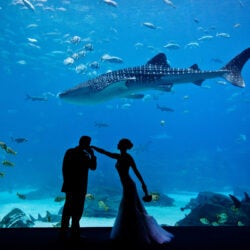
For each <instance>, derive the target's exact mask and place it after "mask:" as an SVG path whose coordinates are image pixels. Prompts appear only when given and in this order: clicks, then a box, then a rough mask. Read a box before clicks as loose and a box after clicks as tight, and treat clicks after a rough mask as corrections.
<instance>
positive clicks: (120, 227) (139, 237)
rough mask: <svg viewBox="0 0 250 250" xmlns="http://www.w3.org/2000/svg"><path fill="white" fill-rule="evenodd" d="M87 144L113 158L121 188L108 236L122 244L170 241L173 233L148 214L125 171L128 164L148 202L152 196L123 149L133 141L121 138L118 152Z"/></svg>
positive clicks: (130, 145) (129, 146)
mask: <svg viewBox="0 0 250 250" xmlns="http://www.w3.org/2000/svg"><path fill="white" fill-rule="evenodd" d="M91 147H92V148H93V149H94V150H95V151H97V152H98V153H101V154H104V155H106V156H108V157H111V158H113V159H116V160H117V162H116V165H115V167H116V169H117V171H118V174H119V177H120V181H121V184H122V188H123V195H122V199H121V202H120V205H119V210H118V214H117V217H116V219H115V223H114V226H113V227H112V230H111V235H110V238H111V239H112V240H115V241H119V242H120V241H121V242H124V243H125V244H129V243H133V244H145V245H149V244H164V243H168V242H170V241H171V239H172V238H173V235H172V234H171V233H169V232H168V231H166V230H164V229H163V228H162V227H161V226H160V225H159V224H158V223H157V221H156V220H155V219H154V218H153V217H152V216H150V215H148V213H147V211H146V209H145V207H144V206H143V203H142V202H141V199H140V197H139V195H138V192H137V188H136V184H135V182H134V180H133V179H132V178H131V177H130V175H129V170H130V167H131V168H132V170H133V171H134V173H135V175H136V177H137V178H138V180H139V181H140V182H141V184H142V190H143V192H144V193H145V196H144V197H143V200H144V201H145V202H150V201H151V200H152V196H151V195H149V193H148V190H147V186H146V184H145V182H144V180H143V178H142V176H141V174H140V172H139V170H138V169H137V167H136V164H135V161H134V159H133V157H132V156H131V155H130V154H129V153H127V150H129V149H131V148H132V147H133V143H132V142H131V141H130V140H129V139H126V138H123V139H121V140H120V141H119V143H118V145H117V148H118V149H119V150H120V153H111V152H108V151H106V150H104V149H102V148H98V147H96V146H91Z"/></svg>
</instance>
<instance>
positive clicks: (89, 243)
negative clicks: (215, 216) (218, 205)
mask: <svg viewBox="0 0 250 250" xmlns="http://www.w3.org/2000/svg"><path fill="white" fill-rule="evenodd" d="M165 229H166V230H167V231H169V232H171V233H173V234H174V236H175V238H174V240H172V242H170V243H169V244H168V245H165V246H150V247H149V246H148V247H143V246H136V245H133V246H126V245H124V244H114V243H113V242H111V241H110V240H109V233H110V230H111V228H110V227H94V228H93V227H90V228H82V229H81V230H82V234H83V235H84V236H86V239H84V240H83V241H81V242H79V243H77V244H72V242H70V241H66V242H62V241H60V240H59V238H58V235H59V234H58V232H59V229H58V228H6V229H3V228H2V229H0V249H1V250H13V249H16V250H22V249H23V250H30V249H32V250H39V249H45V250H49V249H53V250H57V249H83V250H97V249H98V250H108V249H110V250H113V249H124V248H125V249H129V248H131V249H132V248H133V249H135V248H136V249H140V250H141V249H142V250H144V249H147V250H148V249H150V250H152V249H153V250H155V249H156V250H158V249H159V250H169V249H173V250H175V249H176V250H179V249H185V250H196V249H212V250H214V249H236V250H242V249H244V250H245V249H246V250H250V227H165Z"/></svg>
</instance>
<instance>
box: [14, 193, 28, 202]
mask: <svg viewBox="0 0 250 250" xmlns="http://www.w3.org/2000/svg"><path fill="white" fill-rule="evenodd" d="M16 195H17V197H18V198H20V199H21V200H26V195H25V194H20V193H18V192H17V193H16Z"/></svg>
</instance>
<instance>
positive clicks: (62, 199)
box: [54, 196, 66, 202]
mask: <svg viewBox="0 0 250 250" xmlns="http://www.w3.org/2000/svg"><path fill="white" fill-rule="evenodd" d="M65 198H66V197H65V196H56V197H55V199H54V201H55V202H61V201H64V200H65Z"/></svg>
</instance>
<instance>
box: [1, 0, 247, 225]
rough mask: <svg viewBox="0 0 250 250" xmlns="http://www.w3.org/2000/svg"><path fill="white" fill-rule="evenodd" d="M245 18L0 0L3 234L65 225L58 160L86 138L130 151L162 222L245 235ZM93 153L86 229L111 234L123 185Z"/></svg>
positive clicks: (225, 7)
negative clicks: (127, 145)
mask: <svg viewBox="0 0 250 250" xmlns="http://www.w3.org/2000/svg"><path fill="white" fill-rule="evenodd" d="M249 9H250V3H249V1H235V0H227V1H215V0H211V1H203V0H200V1H191V0H183V1H179V0H173V1H165V0H159V1H156V0H147V1H145V0H129V1H125V0H117V1H102V0H84V1H82V0H81V1H80V0H74V1H73V0H64V1H57V0H43V1H42V0H29V1H28V0H25V1H19V0H6V1H1V2H0V14H1V21H0V29H1V37H0V46H1V51H0V62H1V67H0V79H1V80H0V82H1V85H0V106H1V123H0V200H1V205H0V227H1V228H6V227H59V226H60V221H61V213H62V207H63V204H64V201H65V194H64V193H63V192H61V188H62V183H63V177H62V162H63V158H64V154H65V152H66V150H67V149H69V148H72V147H75V146H77V145H78V141H79V138H80V137H81V136H82V135H88V136H91V138H92V142H91V144H92V145H95V146H97V147H100V148H104V149H105V150H107V151H110V152H114V153H119V150H118V149H117V144H118V142H119V140H120V139H121V138H129V139H130V140H131V141H132V142H133V144H134V146H133V148H132V149H131V150H129V151H128V152H129V153H130V154H131V155H132V156H133V158H134V160H135V162H136V165H137V168H138V170H139V171H140V173H141V175H142V176H143V178H144V181H145V183H146V185H147V188H148V190H149V192H150V194H152V198H153V199H152V201H151V202H148V203H145V202H144V201H142V202H143V204H144V206H145V208H146V210H147V212H148V214H150V215H152V216H153V217H154V218H155V219H156V220H157V222H158V223H159V224H162V225H168V226H207V225H209V226H250V216H249V214H250V212H249V211H250V198H249V195H250V182H249V176H250V168H249V166H250V159H249V155H250V141H249V139H250V126H249V125H250V113H249V109H250V74H249V72H250V63H249V61H248V59H249V56H250V49H249V47H250V43H249V41H250V33H249V30H250V16H249ZM79 84H82V85H79ZM95 155H96V157H97V169H96V171H89V180H88V191H87V195H86V201H85V209H84V214H83V217H82V219H81V226H83V227H85V226H86V227H92V226H93V227H94V226H98V227H99V226H112V225H113V223H114V220H115V217H116V215H117V212H118V208H119V203H120V199H121V196H122V186H121V182H120V179H119V175H118V173H117V170H116V168H115V164H116V161H115V160H114V159H111V158H109V157H107V156H105V155H102V154H100V153H98V152H95ZM73 168H74V166H73V165H72V169H73ZM130 175H131V177H132V178H133V179H134V181H135V182H136V186H137V190H138V193H139V196H140V197H141V198H142V197H143V195H144V194H143V191H142V188H141V183H140V182H139V181H138V180H137V178H136V176H135V174H134V173H133V171H132V169H130ZM201 215H202V216H201Z"/></svg>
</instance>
